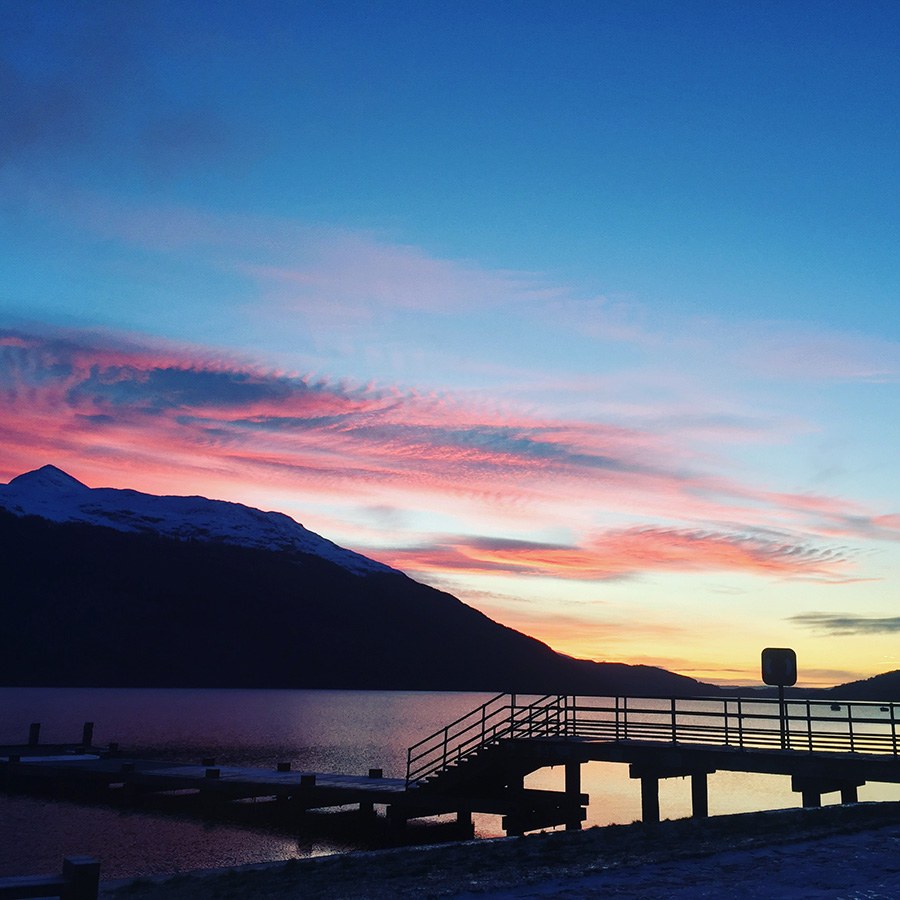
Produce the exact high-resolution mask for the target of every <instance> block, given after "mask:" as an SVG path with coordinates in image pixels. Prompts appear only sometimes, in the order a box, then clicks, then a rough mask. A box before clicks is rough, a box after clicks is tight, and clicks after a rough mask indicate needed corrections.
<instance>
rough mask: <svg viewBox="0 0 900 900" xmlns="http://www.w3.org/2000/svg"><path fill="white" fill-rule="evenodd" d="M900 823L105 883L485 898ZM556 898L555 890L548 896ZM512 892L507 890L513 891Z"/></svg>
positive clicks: (795, 821)
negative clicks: (528, 888)
mask: <svg viewBox="0 0 900 900" xmlns="http://www.w3.org/2000/svg"><path fill="white" fill-rule="evenodd" d="M897 824H900V801H880V802H873V803H860V804H852V805H848V806H826V807H822V808H818V809H803V808H799V809H796V808H795V809H785V810H772V811H767V812H753V813H736V814H732V815H725V816H715V817H711V818H708V819H676V820H667V821H663V822H660V823H659V824H658V825H651V826H645V825H643V824H642V823H640V822H635V823H633V824H631V825H607V826H603V827H594V828H588V829H585V830H583V831H578V832H565V831H555V832H540V833H534V834H529V835H526V836H525V837H505V838H488V839H484V838H482V839H476V840H470V841H464V842H459V843H453V844H441V845H427V846H419V847H399V848H390V849H384V850H369V851H355V852H352V853H346V854H335V855H330V856H320V857H312V858H307V859H295V860H289V861H286V862H272V863H255V864H248V865H244V866H237V867H233V868H225V869H212V870H199V871H195V872H186V873H179V874H173V875H158V876H143V877H137V878H129V879H119V880H116V881H109V882H102V883H101V886H100V888H101V889H100V896H101V897H102V898H103V900H191V898H203V900H238V898H241V900H287V898H289V897H296V896H298V895H299V896H303V897H304V900H351V898H352V900H386V898H392V897H397V898H406V897H409V898H412V897H415V898H430V897H434V898H438V897H451V896H458V895H460V894H468V893H472V892H474V893H475V894H480V895H481V896H484V897H490V896H491V895H492V894H494V893H496V892H498V891H500V892H507V891H509V890H514V889H516V888H522V887H523V886H530V887H533V888H535V890H538V889H540V886H541V885H544V886H545V888H546V886H547V885H549V884H550V883H551V882H558V881H560V880H561V879H562V880H567V881H571V880H573V879H583V878H590V877H592V876H595V875H597V874H601V873H602V874H609V873H611V872H615V871H617V870H622V869H627V868H630V867H653V866H657V865H659V864H662V863H681V864H684V865H688V866H689V865H690V863H691V861H693V860H698V859H703V858H707V857H710V856H713V855H715V854H720V853H725V852H732V851H739V852H746V851H755V850H759V849H761V848H766V847H770V846H772V845H779V846H781V845H790V844H796V843H801V842H816V841H823V840H826V839H829V838H834V837H839V836H842V835H853V834H859V833H860V832H869V831H871V832H876V831H878V830H879V829H884V828H885V827H886V826H891V825H897ZM544 893H545V895H546V896H550V895H547V894H546V891H544ZM504 895H506V894H504Z"/></svg>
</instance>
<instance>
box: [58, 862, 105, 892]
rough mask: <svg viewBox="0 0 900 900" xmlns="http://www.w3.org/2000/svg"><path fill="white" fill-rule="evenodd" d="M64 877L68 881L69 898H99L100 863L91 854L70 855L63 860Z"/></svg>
mask: <svg viewBox="0 0 900 900" xmlns="http://www.w3.org/2000/svg"><path fill="white" fill-rule="evenodd" d="M62 875H63V878H64V879H65V880H66V881H67V882H68V885H67V887H68V890H67V891H66V893H65V895H64V896H65V897H66V898H67V900H97V891H98V889H99V887H100V863H99V862H97V860H96V859H91V858H90V857H89V856H69V857H67V858H66V859H64V860H63V869H62Z"/></svg>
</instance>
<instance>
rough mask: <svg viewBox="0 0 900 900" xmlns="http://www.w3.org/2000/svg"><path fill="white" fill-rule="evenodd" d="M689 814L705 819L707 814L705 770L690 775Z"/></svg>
mask: <svg viewBox="0 0 900 900" xmlns="http://www.w3.org/2000/svg"><path fill="white" fill-rule="evenodd" d="M691 815H693V817H694V818H695V819H705V818H706V817H707V816H708V815H709V788H708V786H707V782H706V772H694V773H693V774H692V775H691Z"/></svg>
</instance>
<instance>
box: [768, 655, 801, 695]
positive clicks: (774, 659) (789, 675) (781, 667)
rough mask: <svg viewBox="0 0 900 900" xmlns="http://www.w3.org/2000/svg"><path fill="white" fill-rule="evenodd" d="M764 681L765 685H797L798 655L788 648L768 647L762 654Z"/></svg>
mask: <svg viewBox="0 0 900 900" xmlns="http://www.w3.org/2000/svg"><path fill="white" fill-rule="evenodd" d="M762 679H763V682H764V683H765V684H777V685H780V686H781V687H790V686H791V685H792V684H796V683H797V654H796V653H794V651H793V650H790V649H788V648H787V647H766V649H765V650H763V652H762Z"/></svg>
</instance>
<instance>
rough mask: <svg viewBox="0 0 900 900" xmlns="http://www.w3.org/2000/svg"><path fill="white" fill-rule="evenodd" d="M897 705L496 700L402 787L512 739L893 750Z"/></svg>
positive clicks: (421, 762) (428, 756) (447, 732)
mask: <svg viewBox="0 0 900 900" xmlns="http://www.w3.org/2000/svg"><path fill="white" fill-rule="evenodd" d="M898 706H900V704H895V703H893V702H888V703H878V702H877V701H849V702H848V701H831V700H813V699H807V698H803V699H796V700H790V699H789V700H786V701H784V704H783V705H782V704H781V702H780V701H779V700H778V699H775V698H769V697H759V698H755V697H754V698H750V697H625V696H613V697H585V696H576V695H568V694H547V695H545V696H543V697H540V698H539V699H537V700H533V701H531V702H530V703H520V702H519V700H518V695H516V694H498V695H497V696H496V697H493V698H491V699H490V700H488V701H487V702H486V703H483V704H482V705H481V706H479V707H478V708H476V709H474V710H472V712H470V713H467V714H466V715H464V716H461V717H460V718H458V719H456V720H455V721H454V722H451V723H450V724H449V725H447V726H445V727H444V728H442V729H439V730H438V731H436V732H435V733H434V734H432V735H429V736H428V737H426V738H424V739H423V740H421V741H419V742H418V743H417V744H413V746H412V747H410V748H409V750H408V752H407V767H406V783H407V787H409V786H410V785H413V784H417V783H421V782H422V781H424V780H425V779H426V778H429V777H431V776H433V775H436V774H437V773H439V772H441V771H444V770H446V769H447V768H449V767H450V766H451V765H453V764H458V763H460V762H462V761H463V760H464V759H467V758H469V757H471V756H473V755H474V754H475V753H477V752H479V751H480V750H482V749H484V748H485V747H488V746H491V745H493V744H496V743H498V742H500V741H502V740H509V739H515V738H535V737H553V738H567V739H568V738H578V739H584V740H604V741H656V742H669V743H676V744H705V745H716V746H725V747H737V748H740V749H760V750H770V749H779V750H787V751H790V752H801V751H803V752H807V753H815V752H847V753H869V754H883V755H890V756H893V757H894V758H895V759H896V758H898V756H900V754H898V740H897V722H898V718H897V712H898Z"/></svg>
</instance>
